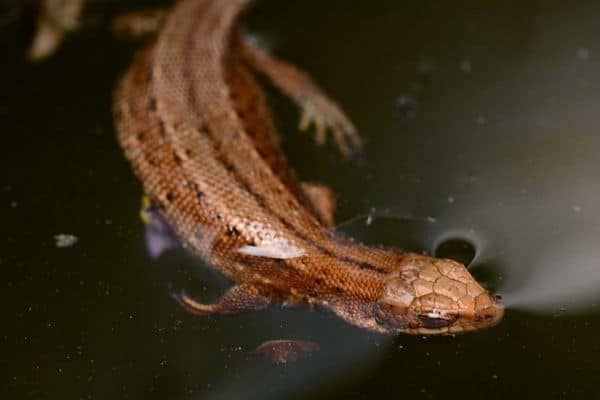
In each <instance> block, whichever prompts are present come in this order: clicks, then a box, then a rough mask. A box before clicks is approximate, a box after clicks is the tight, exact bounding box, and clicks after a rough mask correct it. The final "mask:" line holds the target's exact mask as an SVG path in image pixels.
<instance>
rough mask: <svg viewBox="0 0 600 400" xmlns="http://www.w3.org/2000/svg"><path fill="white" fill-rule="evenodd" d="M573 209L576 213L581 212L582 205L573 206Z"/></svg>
mask: <svg viewBox="0 0 600 400" xmlns="http://www.w3.org/2000/svg"><path fill="white" fill-rule="evenodd" d="M571 209H572V210H573V211H574V212H576V213H580V212H581V207H580V206H572V207H571Z"/></svg>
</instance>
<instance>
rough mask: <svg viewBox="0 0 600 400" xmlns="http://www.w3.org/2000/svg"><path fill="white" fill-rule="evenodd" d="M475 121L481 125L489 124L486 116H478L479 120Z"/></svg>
mask: <svg viewBox="0 0 600 400" xmlns="http://www.w3.org/2000/svg"><path fill="white" fill-rule="evenodd" d="M475 121H476V122H477V123H478V124H479V125H485V124H486V122H487V119H486V118H485V115H483V114H479V115H478V116H477V118H476V119H475Z"/></svg>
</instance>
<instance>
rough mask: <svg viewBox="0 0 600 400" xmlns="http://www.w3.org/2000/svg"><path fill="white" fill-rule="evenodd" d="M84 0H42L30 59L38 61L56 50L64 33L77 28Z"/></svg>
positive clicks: (29, 52)
mask: <svg viewBox="0 0 600 400" xmlns="http://www.w3.org/2000/svg"><path fill="white" fill-rule="evenodd" d="M84 3H85V0H44V1H42V2H41V3H40V15H39V18H38V21H37V27H36V32H35V36H34V38H33V42H32V43H31V47H30V48H29V50H28V52H27V57H28V58H29V60H30V61H40V60H42V59H44V58H46V57H48V56H51V55H52V54H54V52H56V50H57V49H58V47H59V46H60V45H61V43H62V42H63V40H64V38H65V35H66V34H68V33H69V32H72V31H74V30H75V29H77V27H78V25H79V16H80V14H81V12H82V10H83V6H84Z"/></svg>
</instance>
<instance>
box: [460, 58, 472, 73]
mask: <svg viewBox="0 0 600 400" xmlns="http://www.w3.org/2000/svg"><path fill="white" fill-rule="evenodd" d="M458 67H459V68H460V70H461V71H462V72H464V73H465V74H468V73H469V72H471V70H472V69H473V66H472V65H471V61H469V60H463V61H461V62H460V64H459V66H458Z"/></svg>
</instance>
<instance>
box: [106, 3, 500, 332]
mask: <svg viewBox="0 0 600 400" xmlns="http://www.w3.org/2000/svg"><path fill="white" fill-rule="evenodd" d="M248 3H249V0H229V1H222V0H183V1H181V2H179V3H178V4H177V5H176V6H175V7H174V9H173V10H172V11H171V12H170V13H169V14H168V16H167V18H166V21H165V23H164V26H163V27H162V28H161V30H160V32H159V33H158V35H157V36H156V38H155V39H154V40H152V41H151V42H150V43H149V44H148V45H147V46H146V47H145V48H144V49H143V50H141V51H140V52H139V54H138V55H137V56H136V57H135V60H134V61H133V63H132V65H131V67H130V68H129V70H128V71H127V72H126V73H125V75H124V77H123V78H122V80H121V81H120V83H119V85H118V87H117V89H116V92H115V101H114V115H115V122H116V126H117V130H118V137H119V142H120V143H121V146H122V147H123V150H124V152H125V155H126V157H127V158H128V159H129V161H130V162H131V165H132V167H133V170H134V172H135V174H136V175H137V176H138V178H139V179H140V180H141V182H142V183H143V186H144V190H145V191H146V193H147V194H148V195H149V196H150V198H151V200H152V203H153V205H154V207H155V208H156V209H157V210H158V212H159V213H160V215H161V216H162V217H163V218H164V219H165V220H166V221H167V222H168V223H169V225H170V226H171V227H172V228H173V230H174V232H175V233H176V234H177V236H178V238H179V239H180V240H181V242H182V243H183V244H184V246H186V247H188V248H189V249H191V250H192V251H193V252H194V253H195V254H197V255H199V256H200V257H202V258H203V259H205V260H206V261H207V262H208V263H210V264H211V265H212V266H214V267H215V268H216V269H217V270H218V271H220V272H221V273H222V274H223V275H225V276H226V277H227V278H229V279H230V280H231V281H232V282H234V286H233V287H232V288H231V289H229V290H228V291H227V292H226V293H225V294H224V295H223V296H222V297H221V298H220V299H219V300H218V301H217V302H216V303H214V304H201V303H198V302H196V301H194V300H192V299H191V298H189V297H188V296H186V295H185V294H180V295H177V296H176V297H177V299H178V300H179V301H180V303H181V304H182V305H184V306H185V307H187V308H188V309H189V310H190V311H192V312H196V313H200V314H208V313H217V314H234V313H238V312H241V311H248V310H257V309H261V308H264V307H265V306H266V305H268V304H269V303H272V302H281V303H283V304H297V303H308V304H316V305H320V306H323V307H325V308H328V309H330V310H331V311H333V312H334V313H336V314H337V315H338V316H340V317H341V318H343V319H344V320H346V321H347V322H349V323H351V324H353V325H356V326H359V327H361V328H365V329H369V330H372V331H376V332H382V333H397V332H405V333H413V334H437V333H458V332H465V331H472V330H478V329H483V328H487V327H489V326H492V325H494V324H496V323H497V322H498V321H499V320H500V318H501V317H502V314H503V307H502V305H501V304H500V303H499V301H498V300H497V299H496V298H495V297H494V296H493V295H492V294H491V293H489V292H488V291H486V290H485V289H483V288H482V287H481V286H480V285H479V284H478V283H477V282H476V281H475V280H474V279H473V277H472V276H471V275H470V274H469V272H468V271H467V269H466V268H465V267H464V266H463V265H461V264H458V263H456V262H454V261H451V260H444V259H435V258H431V257H427V256H423V255H418V254H412V253H401V252H399V251H396V250H394V249H383V248H375V247H368V246H363V245H359V244H357V243H354V242H352V241H349V240H345V239H342V238H340V237H338V236H336V235H335V234H334V233H333V232H332V231H330V230H329V229H327V227H326V226H327V225H330V224H331V221H332V220H333V215H332V212H333V206H332V196H331V195H330V194H329V192H328V190H327V189H326V188H323V187H317V186H305V185H300V184H298V183H297V181H296V180H295V178H294V175H293V173H292V171H291V169H290V168H289V166H288V164H287V161H286V159H285V156H284V155H283V153H282V151H281V148H280V146H279V142H278V136H277V132H276V130H275V127H274V125H273V122H272V120H271V115H270V111H269V108H268V106H267V104H266V101H265V97H264V94H263V92H262V90H261V88H260V86H259V85H258V83H257V82H256V80H255V78H254V76H253V74H252V69H254V70H256V71H258V72H260V73H262V74H264V75H266V76H267V77H269V78H270V79H271V80H272V81H273V83H274V84H275V85H276V86H278V87H279V88H280V89H282V90H283V91H284V92H285V93H286V94H288V95H290V96H291V97H292V98H293V99H294V100H295V101H296V102H298V103H299V105H300V106H301V107H302V109H303V110H304V118H303V119H304V121H303V127H307V126H308V125H310V123H313V124H314V125H315V126H316V130H317V136H318V138H319V142H321V141H322V139H323V137H324V131H325V129H329V130H330V131H331V132H332V135H333V138H334V140H335V141H336V144H337V145H338V147H339V148H340V149H341V151H342V153H343V154H345V155H348V154H350V152H351V151H352V149H358V148H360V146H361V142H360V139H359V137H358V136H357V135H356V133H355V130H354V127H353V126H352V124H351V123H350V122H349V120H347V119H346V117H345V116H344V114H343V113H342V111H341V110H340V109H339V108H338V107H337V105H336V104H335V103H333V102H332V101H331V100H329V99H328V98H327V97H326V96H325V95H324V94H323V93H322V92H321V90H320V89H319V88H318V87H317V86H316V85H315V84H314V83H313V82H312V81H311V80H310V78H308V76H307V75H306V74H304V73H303V72H301V71H300V70H298V69H297V68H295V67H293V66H292V65H290V64H288V63H286V62H284V61H281V60H278V59H276V58H274V57H272V56H271V55H269V54H268V53H267V52H266V51H265V50H263V49H261V48H260V47H258V46H257V45H256V44H255V43H252V42H246V41H244V40H243V39H242V38H241V35H240V34H239V31H238V30H237V24H238V19H239V15H240V13H241V12H242V10H244V9H245V7H246V6H247V4H248Z"/></svg>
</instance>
